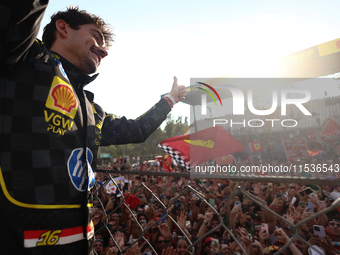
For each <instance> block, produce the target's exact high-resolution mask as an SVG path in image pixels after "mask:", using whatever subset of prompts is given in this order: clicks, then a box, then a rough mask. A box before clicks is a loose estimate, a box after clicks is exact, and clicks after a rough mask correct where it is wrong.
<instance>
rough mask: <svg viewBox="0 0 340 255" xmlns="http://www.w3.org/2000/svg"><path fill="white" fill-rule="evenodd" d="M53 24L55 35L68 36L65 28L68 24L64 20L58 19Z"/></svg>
mask: <svg viewBox="0 0 340 255" xmlns="http://www.w3.org/2000/svg"><path fill="white" fill-rule="evenodd" d="M55 26H56V28H57V36H58V35H59V36H61V37H64V38H66V37H67V36H68V34H67V30H68V28H69V25H68V24H67V23H66V22H65V21H63V20H61V19H59V20H57V21H56V22H55Z"/></svg>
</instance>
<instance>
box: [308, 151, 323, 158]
mask: <svg viewBox="0 0 340 255" xmlns="http://www.w3.org/2000/svg"><path fill="white" fill-rule="evenodd" d="M307 152H308V155H309V156H310V157H314V156H316V155H318V154H319V153H320V152H321V151H317V150H307Z"/></svg>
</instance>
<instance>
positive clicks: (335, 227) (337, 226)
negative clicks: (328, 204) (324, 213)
mask: <svg viewBox="0 0 340 255" xmlns="http://www.w3.org/2000/svg"><path fill="white" fill-rule="evenodd" d="M328 228H329V230H330V231H332V233H333V235H335V236H339V235H340V222H338V221H330V222H329V223H328Z"/></svg>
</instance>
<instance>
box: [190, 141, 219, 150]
mask: <svg viewBox="0 0 340 255" xmlns="http://www.w3.org/2000/svg"><path fill="white" fill-rule="evenodd" d="M183 141H184V142H186V143H189V144H191V145H195V146H201V147H206V148H209V149H212V148H214V146H215V142H214V141H212V140H183Z"/></svg>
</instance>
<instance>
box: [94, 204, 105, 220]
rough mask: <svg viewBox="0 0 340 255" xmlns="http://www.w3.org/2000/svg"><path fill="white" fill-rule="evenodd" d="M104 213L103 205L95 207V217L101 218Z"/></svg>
mask: <svg viewBox="0 0 340 255" xmlns="http://www.w3.org/2000/svg"><path fill="white" fill-rule="evenodd" d="M102 215H103V209H102V208H101V206H96V207H94V210H93V217H94V218H101V217H102Z"/></svg>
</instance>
